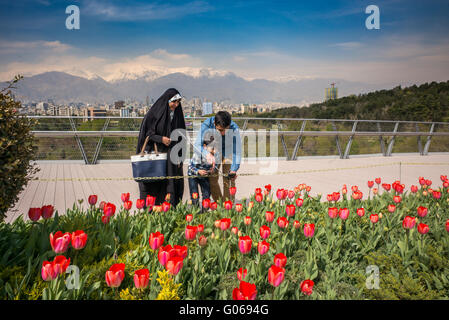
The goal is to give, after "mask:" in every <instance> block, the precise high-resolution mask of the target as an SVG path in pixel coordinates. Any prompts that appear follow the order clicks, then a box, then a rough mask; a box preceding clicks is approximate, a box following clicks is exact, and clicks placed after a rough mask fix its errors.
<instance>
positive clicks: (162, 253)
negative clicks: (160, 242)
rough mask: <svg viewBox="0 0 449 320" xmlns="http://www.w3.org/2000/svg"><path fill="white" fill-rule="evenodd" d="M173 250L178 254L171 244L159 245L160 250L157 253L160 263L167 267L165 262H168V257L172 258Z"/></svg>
mask: <svg viewBox="0 0 449 320" xmlns="http://www.w3.org/2000/svg"><path fill="white" fill-rule="evenodd" d="M172 252H173V254H174V256H176V251H175V250H174V249H173V247H172V246H171V245H169V244H168V245H166V246H165V247H164V246H161V247H159V251H158V253H157V259H158V260H159V263H160V264H161V265H163V266H164V267H165V264H166V263H167V261H168V259H170V257H171V253H172Z"/></svg>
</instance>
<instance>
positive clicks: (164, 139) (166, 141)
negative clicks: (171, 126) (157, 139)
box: [162, 137, 171, 147]
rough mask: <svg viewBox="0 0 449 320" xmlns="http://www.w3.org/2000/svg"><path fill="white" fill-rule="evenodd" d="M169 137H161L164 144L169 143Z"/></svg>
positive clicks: (167, 144)
mask: <svg viewBox="0 0 449 320" xmlns="http://www.w3.org/2000/svg"><path fill="white" fill-rule="evenodd" d="M170 142H171V139H170V138H168V137H162V143H163V144H165V145H166V146H167V147H168V146H169V145H170Z"/></svg>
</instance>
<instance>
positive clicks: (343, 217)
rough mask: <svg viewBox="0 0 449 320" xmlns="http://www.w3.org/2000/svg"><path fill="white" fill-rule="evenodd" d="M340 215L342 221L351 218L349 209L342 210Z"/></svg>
mask: <svg viewBox="0 0 449 320" xmlns="http://www.w3.org/2000/svg"><path fill="white" fill-rule="evenodd" d="M338 214H339V216H340V219H341V220H346V219H347V218H348V217H349V209H348V208H342V209H340V210H339V213H338Z"/></svg>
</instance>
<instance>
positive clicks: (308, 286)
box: [301, 279, 314, 296]
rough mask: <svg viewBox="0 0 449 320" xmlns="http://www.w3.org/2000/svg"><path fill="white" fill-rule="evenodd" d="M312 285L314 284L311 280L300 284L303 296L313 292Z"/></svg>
mask: <svg viewBox="0 0 449 320" xmlns="http://www.w3.org/2000/svg"><path fill="white" fill-rule="evenodd" d="M313 285H314V282H313V281H312V280H309V279H308V280H304V281H303V282H301V292H302V293H304V294H305V295H308V296H310V295H311V294H312V292H313Z"/></svg>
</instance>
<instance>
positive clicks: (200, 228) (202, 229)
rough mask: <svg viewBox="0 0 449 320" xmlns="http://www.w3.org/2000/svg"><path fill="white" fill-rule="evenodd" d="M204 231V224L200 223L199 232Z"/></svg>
mask: <svg viewBox="0 0 449 320" xmlns="http://www.w3.org/2000/svg"><path fill="white" fill-rule="evenodd" d="M203 231H204V224H199V225H198V232H203Z"/></svg>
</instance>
